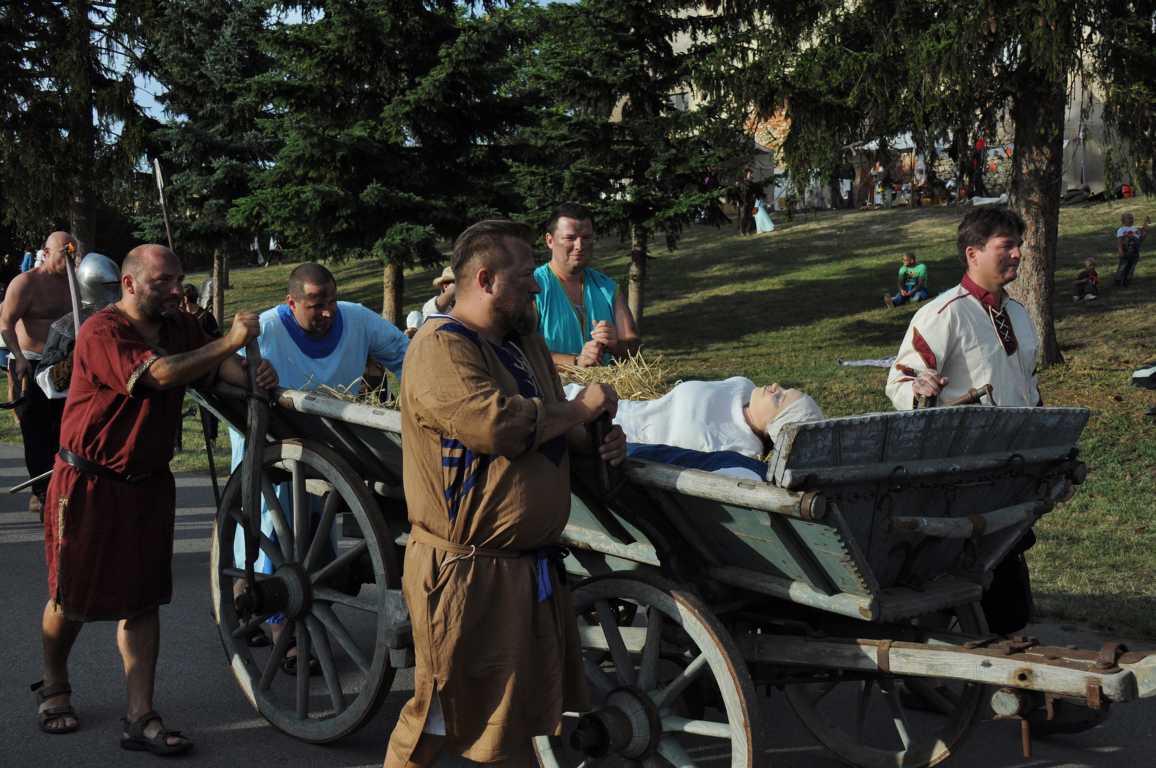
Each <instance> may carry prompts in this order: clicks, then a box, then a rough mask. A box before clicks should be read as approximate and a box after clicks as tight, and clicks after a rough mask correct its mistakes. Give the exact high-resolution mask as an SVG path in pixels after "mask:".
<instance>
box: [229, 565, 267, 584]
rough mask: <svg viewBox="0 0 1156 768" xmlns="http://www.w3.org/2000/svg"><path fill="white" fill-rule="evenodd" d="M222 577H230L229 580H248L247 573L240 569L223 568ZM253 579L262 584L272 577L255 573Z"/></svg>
mask: <svg viewBox="0 0 1156 768" xmlns="http://www.w3.org/2000/svg"><path fill="white" fill-rule="evenodd" d="M221 575H222V576H228V577H229V578H233V579H245V578H248V577H247V576H246V575H245V572H244V571H243V570H241V569H240V568H222V569H221ZM253 578H255V579H256V580H257V583H258V584H260V583H261V582H262V581H265V580H266V579H269V578H270V576H269V574H267V573H254V574H253Z"/></svg>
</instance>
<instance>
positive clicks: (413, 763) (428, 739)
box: [384, 733, 446, 768]
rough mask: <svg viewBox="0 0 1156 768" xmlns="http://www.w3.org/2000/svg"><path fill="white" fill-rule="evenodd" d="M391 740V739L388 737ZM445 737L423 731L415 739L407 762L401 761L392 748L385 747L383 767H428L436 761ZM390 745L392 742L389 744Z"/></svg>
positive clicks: (444, 743) (443, 745)
mask: <svg viewBox="0 0 1156 768" xmlns="http://www.w3.org/2000/svg"><path fill="white" fill-rule="evenodd" d="M390 741H391V742H392V741H393V739H392V738H390ZM445 745H446V737H445V736H434V735H432V734H429V733H423V734H422V735H421V736H420V737H419V738H418V740H417V746H416V747H414V748H413V754H411V755H410V756H409V762H408V763H404V764H403V763H402V762H401V761H400V760H398V759H397V758H396V757H394V755H395V752H394V750H393V749H390V748H388V747H387V748H386V750H385V763H384V768H429V767H430V766H432V765H433V764H434V763H435V762H437V759H438V755H440V754H441V752H442V749H444V748H445ZM390 746H391V747H392V744H390Z"/></svg>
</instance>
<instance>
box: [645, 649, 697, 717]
mask: <svg viewBox="0 0 1156 768" xmlns="http://www.w3.org/2000/svg"><path fill="white" fill-rule="evenodd" d="M707 662H708V659H707V657H706V654H705V653H700V654H699V655H698V656H695V657H694V658H693V659H692V660H691V662H690V663H689V664H687V665H686V668H685V669H683V670H682V671H681V672H679V673H678V676H677V677H675V678H674V679H673V680H671V681H670V684H669V685H667V686H666V687H665V688H663V689H662V690H661V691H659V692H658V695H657V696H655V697H654V705H655V706H656V707H658V708H659V709H666V708H667V707H669V706H670V705H671V704H672V703H673V702H674V700H675V699H677V698H678V697H679V696H681V695H682V693H683V691H685V690H686V689H687V687H688V686H689V685H690V684H691V683H693V682H694V681H695V679H696V678H698V676H699V675H701V674H702V673H703V672H705V671H707V670H708V669H709V667H708V666H707Z"/></svg>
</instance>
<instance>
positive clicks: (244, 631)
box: [232, 613, 269, 640]
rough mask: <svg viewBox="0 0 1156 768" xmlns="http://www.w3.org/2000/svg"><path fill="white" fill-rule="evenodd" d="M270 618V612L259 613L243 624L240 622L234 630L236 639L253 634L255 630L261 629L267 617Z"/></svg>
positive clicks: (233, 633)
mask: <svg viewBox="0 0 1156 768" xmlns="http://www.w3.org/2000/svg"><path fill="white" fill-rule="evenodd" d="M267 618H269V614H268V613H259V614H257V615H256V616H253V617H252V618H250V619H248V620H247V621H245V622H244V623H243V624H238V625H237V628H236V629H234V630H233V632H232V635H233V637H234V638H236V639H238V640H239V639H241V638H248V637H249V635H251V634H253V630H255V629H259V628H260V626H261V625H262V624H264V623H265V619H267Z"/></svg>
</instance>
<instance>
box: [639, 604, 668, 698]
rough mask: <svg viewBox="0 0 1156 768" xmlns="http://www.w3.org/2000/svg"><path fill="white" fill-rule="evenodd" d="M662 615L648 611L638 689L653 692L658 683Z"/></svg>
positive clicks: (653, 609) (651, 609)
mask: <svg viewBox="0 0 1156 768" xmlns="http://www.w3.org/2000/svg"><path fill="white" fill-rule="evenodd" d="M662 625H663V619H662V613H661V612H660V611H658V610H657V609H655V608H649V609H647V611H646V643H645V645H643V646H642V660H641V661H640V662H639V663H638V687H639V688H641V689H642V690H644V691H650V690H653V689H654V687H655V685H657V681H658V660H659V652H660V651H661V650H662Z"/></svg>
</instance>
